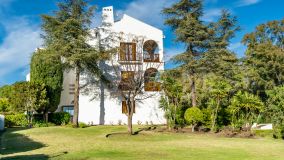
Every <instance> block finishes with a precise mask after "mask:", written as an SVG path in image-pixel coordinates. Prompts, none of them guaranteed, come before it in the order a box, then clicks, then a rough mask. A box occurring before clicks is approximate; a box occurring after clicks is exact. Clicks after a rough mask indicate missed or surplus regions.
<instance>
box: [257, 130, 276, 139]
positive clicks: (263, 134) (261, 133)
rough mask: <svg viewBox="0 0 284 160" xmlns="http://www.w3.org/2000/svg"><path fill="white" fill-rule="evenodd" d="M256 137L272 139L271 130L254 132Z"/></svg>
mask: <svg viewBox="0 0 284 160" xmlns="http://www.w3.org/2000/svg"><path fill="white" fill-rule="evenodd" d="M254 133H255V135H256V136H260V137H273V130H254Z"/></svg>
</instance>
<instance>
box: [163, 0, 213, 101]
mask: <svg viewBox="0 0 284 160" xmlns="http://www.w3.org/2000/svg"><path fill="white" fill-rule="evenodd" d="M163 13H164V14H165V15H166V16H167V19H166V20H165V24H167V25H169V26H170V27H171V28H172V29H173V30H174V32H175V34H176V41H177V42H181V43H183V44H185V46H186V51H185V52H184V53H181V54H178V55H177V56H175V57H174V61H176V62H177V63H180V64H182V65H181V68H182V70H183V71H184V72H185V73H186V74H187V76H188V77H189V79H190V82H191V84H190V89H191V99H192V106H193V107H195V106H197V100H196V99H197V97H196V78H197V77H196V76H197V74H198V73H199V71H200V68H199V67H198V66H199V59H200V57H201V56H202V54H204V53H205V52H206V50H207V49H208V48H209V46H210V45H209V38H210V34H211V33H210V32H211V31H210V30H209V29H208V27H207V26H206V25H204V24H203V22H202V21H201V20H200V18H201V16H202V14H203V10H202V2H201V1H200V0H180V1H179V2H177V3H175V4H173V5H172V6H171V7H169V8H165V9H164V10H163Z"/></svg>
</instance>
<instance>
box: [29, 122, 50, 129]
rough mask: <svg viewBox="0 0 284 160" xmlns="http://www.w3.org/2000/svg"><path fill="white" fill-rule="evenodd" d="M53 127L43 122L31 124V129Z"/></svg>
mask: <svg viewBox="0 0 284 160" xmlns="http://www.w3.org/2000/svg"><path fill="white" fill-rule="evenodd" d="M51 126H55V124H53V123H46V122H44V121H36V122H34V123H33V127H35V128H38V127H51Z"/></svg>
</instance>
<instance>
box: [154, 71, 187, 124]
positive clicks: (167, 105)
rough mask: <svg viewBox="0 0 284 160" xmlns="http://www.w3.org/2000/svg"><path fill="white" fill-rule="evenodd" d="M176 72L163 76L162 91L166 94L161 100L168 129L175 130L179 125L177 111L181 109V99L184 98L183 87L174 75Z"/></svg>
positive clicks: (165, 73) (169, 72)
mask: <svg viewBox="0 0 284 160" xmlns="http://www.w3.org/2000/svg"><path fill="white" fill-rule="evenodd" d="M171 72H175V71H166V72H164V73H163V75H162V89H163V91H164V93H165V96H163V97H162V98H161V100H160V108H162V109H163V110H164V111H165V117H166V119H167V125H168V127H169V128H170V129H171V128H175V127H176V125H177V117H178V115H177V110H178V109H179V107H181V98H182V96H183V86H182V84H181V83H180V82H178V81H177V80H176V79H175V78H174V76H173V73H171Z"/></svg>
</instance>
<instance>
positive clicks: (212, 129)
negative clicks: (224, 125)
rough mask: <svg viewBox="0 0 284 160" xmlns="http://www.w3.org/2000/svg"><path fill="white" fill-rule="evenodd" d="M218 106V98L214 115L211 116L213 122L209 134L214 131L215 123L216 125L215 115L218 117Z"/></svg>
mask: <svg viewBox="0 0 284 160" xmlns="http://www.w3.org/2000/svg"><path fill="white" fill-rule="evenodd" d="M219 105H220V100H219V98H218V99H217V106H216V110H215V111H214V114H213V120H212V126H211V132H213V131H214V128H215V123H216V119H217V115H218V109H219Z"/></svg>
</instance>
